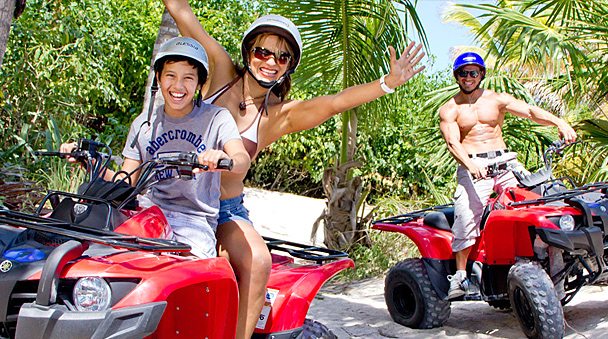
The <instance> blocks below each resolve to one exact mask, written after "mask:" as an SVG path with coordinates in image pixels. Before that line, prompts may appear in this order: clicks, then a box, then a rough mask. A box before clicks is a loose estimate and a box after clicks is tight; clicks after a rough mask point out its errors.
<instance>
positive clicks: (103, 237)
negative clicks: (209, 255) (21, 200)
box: [0, 209, 191, 252]
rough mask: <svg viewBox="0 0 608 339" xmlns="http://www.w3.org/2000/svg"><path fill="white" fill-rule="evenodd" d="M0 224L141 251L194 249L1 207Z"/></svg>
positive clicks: (166, 241)
mask: <svg viewBox="0 0 608 339" xmlns="http://www.w3.org/2000/svg"><path fill="white" fill-rule="evenodd" d="M0 223H5V224H8V225H11V226H14V227H24V228H28V229H32V230H35V231H41V232H47V233H52V234H56V235H60V236H64V237H68V238H72V239H75V240H81V241H82V240H83V241H90V242H94V243H99V244H103V245H108V246H112V247H115V248H125V249H131V250H137V251H146V252H187V251H190V249H191V248H190V246H189V245H186V244H182V243H180V242H177V241H173V240H166V239H153V238H141V237H136V236H132V235H125V234H120V233H115V232H112V231H107V230H99V229H93V228H90V227H86V226H82V225H78V224H74V223H70V222H66V221H62V220H58V219H53V218H45V217H40V216H38V215H32V214H27V213H22V212H17V211H10V210H6V209H1V210H0Z"/></svg>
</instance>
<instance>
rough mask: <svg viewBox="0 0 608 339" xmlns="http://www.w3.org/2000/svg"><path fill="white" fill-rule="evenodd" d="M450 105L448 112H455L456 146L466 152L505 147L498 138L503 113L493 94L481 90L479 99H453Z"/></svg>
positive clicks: (499, 136) (500, 138)
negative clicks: (457, 134)
mask: <svg viewBox="0 0 608 339" xmlns="http://www.w3.org/2000/svg"><path fill="white" fill-rule="evenodd" d="M478 91H479V90H478ZM476 94H477V93H476ZM450 104H451V105H450V109H453V110H455V113H456V123H457V124H458V127H459V129H460V143H461V144H462V146H463V147H464V148H465V149H466V151H467V153H469V154H470V153H481V152H487V151H493V150H498V149H504V148H506V145H505V142H504V140H503V137H502V126H503V122H504V117H505V112H504V108H501V106H500V103H499V101H498V100H497V98H496V93H494V92H492V91H489V90H483V94H482V95H481V96H479V97H477V96H476V95H474V96H473V100H472V101H471V103H469V102H468V101H463V100H461V98H459V96H456V97H455V98H454V99H452V100H451V103H450Z"/></svg>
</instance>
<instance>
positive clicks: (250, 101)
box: [239, 88, 266, 111]
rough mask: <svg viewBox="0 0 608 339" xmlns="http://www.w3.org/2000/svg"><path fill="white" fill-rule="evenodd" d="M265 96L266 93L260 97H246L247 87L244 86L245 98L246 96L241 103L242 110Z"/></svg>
mask: <svg viewBox="0 0 608 339" xmlns="http://www.w3.org/2000/svg"><path fill="white" fill-rule="evenodd" d="M265 96H266V94H262V95H260V96H259V97H255V98H245V88H243V98H245V100H243V101H241V102H240V103H239V109H240V110H241V111H242V110H244V109H245V108H247V106H249V105H253V104H255V101H256V100H258V99H262V98H263V97H265Z"/></svg>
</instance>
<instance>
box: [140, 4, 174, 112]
mask: <svg viewBox="0 0 608 339" xmlns="http://www.w3.org/2000/svg"><path fill="white" fill-rule="evenodd" d="M177 36H179V29H178V28H177V24H176V23H175V20H173V18H172V17H171V14H169V11H168V10H167V9H166V8H165V10H164V11H163V16H162V18H161V20H160V26H159V27H158V36H157V37H156V41H155V42H154V50H153V52H152V60H151V63H150V73H149V74H148V81H147V83H146V94H145V96H144V108H143V113H146V114H147V112H148V110H149V109H150V108H151V107H150V99H151V97H152V95H151V94H152V91H151V88H152V82H153V80H154V59H155V58H156V53H158V50H159V49H160V46H161V45H162V44H163V43H164V42H165V41H167V40H169V39H171V38H175V37H177ZM158 94H160V93H158ZM163 103H164V100H163V96H162V95H156V96H155V100H154V106H155V107H158V106H160V105H162V104H163Z"/></svg>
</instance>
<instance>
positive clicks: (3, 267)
mask: <svg viewBox="0 0 608 339" xmlns="http://www.w3.org/2000/svg"><path fill="white" fill-rule="evenodd" d="M11 268H13V263H12V262H11V261H10V260H4V261H3V262H2V263H1V264H0V271H1V272H2V273H6V272H8V271H10V270H11Z"/></svg>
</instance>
